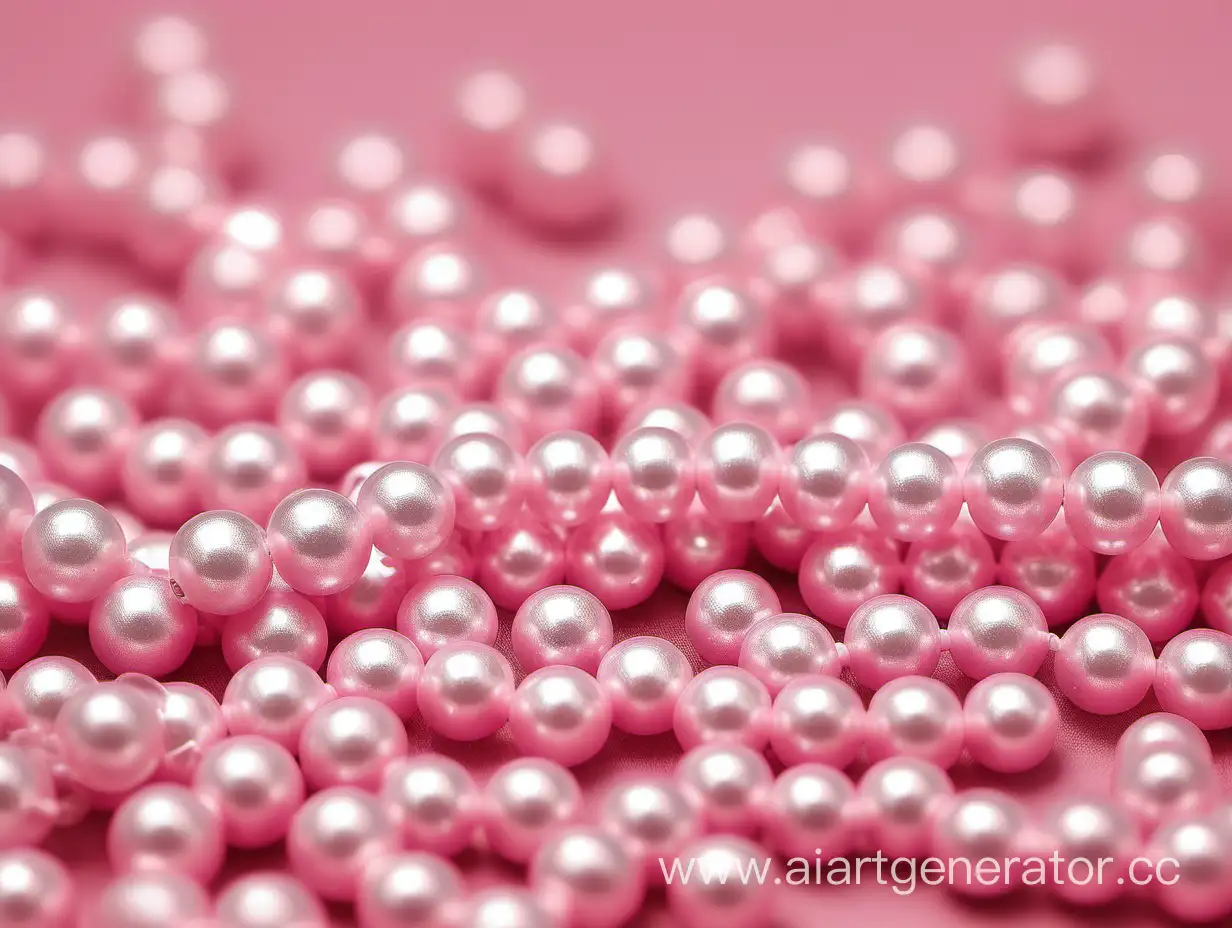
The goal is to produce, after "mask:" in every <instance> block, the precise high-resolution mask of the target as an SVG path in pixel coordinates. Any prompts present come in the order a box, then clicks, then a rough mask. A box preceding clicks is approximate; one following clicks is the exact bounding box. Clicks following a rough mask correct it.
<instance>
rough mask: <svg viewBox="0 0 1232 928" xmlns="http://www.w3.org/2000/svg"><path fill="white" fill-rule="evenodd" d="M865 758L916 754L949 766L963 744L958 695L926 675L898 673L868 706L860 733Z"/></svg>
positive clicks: (961, 715) (872, 758)
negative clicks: (906, 675)
mask: <svg viewBox="0 0 1232 928" xmlns="http://www.w3.org/2000/svg"><path fill="white" fill-rule="evenodd" d="M864 746H865V751H866V752H867V754H868V757H869V759H870V760H873V761H877V760H881V759H882V758H885V757H898V756H903V757H919V758H921V759H923V760H927V761H932V762H933V763H934V764H936V765H937V766H938V767H950V766H952V765H953V764H954V762H955V761H956V760H957V759H958V755H959V753H960V752H961V751H962V748H963V711H962V706H961V704H960V703H959V702H958V697H957V696H955V695H954V691H953V690H951V689H950V688H949V687H948V686H946V685H945V684H944V683H941V682H940V681H938V680H933V679H932V678H931V677H917V676H910V677H900V678H898V679H896V680H891V681H890V682H889V683H887V684H886V685H885V686H883V687H882V688H881V689H879V690H878V691H877V692H876V693H874V694H873V698H872V701H871V702H870V703H869V705H868V715H867V718H866V722H865V734H864Z"/></svg>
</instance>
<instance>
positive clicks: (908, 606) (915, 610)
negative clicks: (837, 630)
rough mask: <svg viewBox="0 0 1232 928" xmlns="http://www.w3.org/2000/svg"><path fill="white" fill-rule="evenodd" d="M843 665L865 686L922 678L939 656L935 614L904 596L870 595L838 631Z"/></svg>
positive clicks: (928, 673) (938, 631)
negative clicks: (844, 655)
mask: <svg viewBox="0 0 1232 928" xmlns="http://www.w3.org/2000/svg"><path fill="white" fill-rule="evenodd" d="M843 642H844V644H845V645H846V646H847V666H848V667H849V668H850V669H851V672H852V673H853V674H854V675H855V678H856V680H857V681H858V682H859V683H860V684H861V685H862V686H866V687H868V688H869V689H878V688H880V687H881V686H882V685H884V684H886V683H888V682H889V681H891V680H893V679H895V678H897V677H903V676H908V675H913V674H915V675H919V676H928V675H930V674H931V673H932V672H933V670H934V669H935V668H936V666H937V660H938V657H939V656H940V654H941V630H940V628H939V627H938V626H937V619H936V617H935V616H934V615H933V614H932V613H931V612H929V611H928V609H926V608H925V607H924V606H923V605H922V604H920V603H918V602H916V601H915V600H914V599H911V598H910V597H908V596H899V595H897V594H888V595H884V596H877V597H874V598H873V599H870V600H869V601H868V602H866V603H865V604H864V605H863V606H860V607H859V608H858V609H856V610H855V612H854V613H852V616H851V621H850V622H849V623H848V624H847V628H846V631H845V632H844V634H843Z"/></svg>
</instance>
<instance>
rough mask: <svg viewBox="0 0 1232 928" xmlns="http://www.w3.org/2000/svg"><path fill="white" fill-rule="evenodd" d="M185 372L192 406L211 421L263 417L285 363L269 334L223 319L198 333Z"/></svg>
mask: <svg viewBox="0 0 1232 928" xmlns="http://www.w3.org/2000/svg"><path fill="white" fill-rule="evenodd" d="M184 377H185V389H186V391H187V395H188V397H189V400H190V402H191V403H192V406H193V411H194V412H195V413H196V415H197V417H198V418H199V419H200V420H201V421H202V422H204V423H208V424H214V425H224V424H227V423H230V422H239V421H242V420H244V419H268V418H269V417H270V415H271V414H272V413H273V411H274V408H275V406H276V405H277V401H278V397H279V396H281V395H282V392H283V391H284V390H285V389H286V386H287V371H286V365H285V364H284V362H283V360H282V356H281V354H280V353H279V352H278V350H277V348H276V347H275V345H274V344H273V342H272V341H271V340H270V338H269V337H268V336H267V335H266V334H265V333H264V332H263V331H261V330H259V329H256V328H254V327H252V326H250V325H247V324H243V323H239V322H234V321H229V320H226V319H222V320H219V321H217V322H215V323H212V324H211V325H210V326H209V327H207V328H205V329H203V330H202V331H201V332H200V333H199V334H198V335H197V338H196V340H195V342H194V343H193V346H192V349H191V352H190V355H189V358H188V367H187V370H186V371H185V372H184Z"/></svg>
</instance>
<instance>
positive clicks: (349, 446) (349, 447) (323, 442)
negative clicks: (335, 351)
mask: <svg viewBox="0 0 1232 928" xmlns="http://www.w3.org/2000/svg"><path fill="white" fill-rule="evenodd" d="M371 426H372V393H371V391H370V390H369V389H368V387H367V385H365V384H364V382H363V381H361V380H360V379H359V378H358V377H355V376H353V375H351V374H346V373H343V372H341V371H315V372H312V373H309V374H305V375H304V376H303V377H301V378H299V379H298V380H297V381H295V382H294V383H293V384H291V386H290V387H289V388H288V390H287V392H286V393H284V394H283V397H282V401H281V403H280V404H279V407H278V427H279V428H280V429H281V430H282V432H283V434H284V435H285V436H286V438H287V439H288V440H289V441H290V442H291V444H292V445H294V446H295V448H296V450H298V451H299V453H300V456H301V457H302V458H303V460H304V463H305V464H306V465H307V467H308V472H309V473H310V474H311V475H313V476H314V477H317V478H324V479H332V478H336V477H338V476H340V475H341V474H342V473H343V472H344V471H345V470H346V469H347V468H348V467H351V466H352V465H354V464H357V463H359V462H360V461H362V460H363V459H364V458H365V457H366V456H367V453H368V445H369V435H370V433H371Z"/></svg>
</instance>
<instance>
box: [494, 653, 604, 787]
mask: <svg viewBox="0 0 1232 928" xmlns="http://www.w3.org/2000/svg"><path fill="white" fill-rule="evenodd" d="M611 728H612V704H611V699H610V698H609V697H608V695H607V693H606V691H605V690H604V689H603V688H602V687H601V686H600V685H599V683H598V682H597V681H596V680H595V678H594V677H592V676H591V675H590V674H589V673H587V672H586V671H584V670H579V669H578V668H577V667H569V666H564V665H556V666H551V667H543V668H541V669H539V670H536V671H534V672H533V673H531V674H530V675H529V676H527V677H526V679H524V680H523V681H522V682H521V683H520V684H519V685H518V688H517V690H516V691H515V692H514V694H513V700H512V701H511V702H510V705H509V733H510V734H511V735H512V736H513V743H514V745H515V746H516V747H517V748H518V750H519V751H521V752H523V753H525V754H528V755H534V756H539V757H547V758H549V759H551V760H554V761H556V762H557V763H560V764H563V765H564V766H566V767H575V766H577V765H578V764H581V763H584V762H585V761H588V760H590V759H591V758H592V757H594V756H595V755H596V754H597V753H599V751H601V750H602V749H603V745H604V743H605V742H606V741H607V736H608V732H610V731H611Z"/></svg>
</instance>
